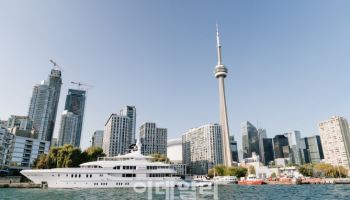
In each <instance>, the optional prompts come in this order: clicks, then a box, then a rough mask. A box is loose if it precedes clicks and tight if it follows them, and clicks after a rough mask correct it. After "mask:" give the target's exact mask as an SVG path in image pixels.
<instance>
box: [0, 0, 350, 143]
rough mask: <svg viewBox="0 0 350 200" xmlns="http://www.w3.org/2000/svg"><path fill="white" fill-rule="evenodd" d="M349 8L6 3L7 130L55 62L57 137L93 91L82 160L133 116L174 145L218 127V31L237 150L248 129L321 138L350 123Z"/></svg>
mask: <svg viewBox="0 0 350 200" xmlns="http://www.w3.org/2000/svg"><path fill="white" fill-rule="evenodd" d="M349 8H350V1H345V0H344V1H341V0H337V1H330V0H328V1H322V0H313V1H312V0H308V1H304V0H300V1H298V0H294V1H280V0H275V1H269V0H265V1H254V0H241V1H210V2H209V1H200V0H197V1H195V0H193V1H186V0H183V1H180V0H177V1H161V0H159V1H153V0H148V1H142V0H139V1H136V0H134V1H132V0H128V1H126V0H125V1H121V0H120V1H117V0H114V1H112V0H111V1H107V0H105V1H97V0H96V1H85V0H84V1H50V0H48V1H44V0H42V1H13V0H11V1H2V0H0V69H1V70H0V72H1V73H0V75H1V76H0V85H1V98H0V118H1V119H6V118H8V117H9V116H10V115H11V114H17V115H26V114H27V111H28V105H29V101H30V97H31V93H32V87H33V86H34V85H35V84H37V83H40V81H41V80H43V79H46V78H47V76H48V74H49V72H50V69H51V67H52V65H51V63H49V59H54V60H55V61H56V62H57V63H58V64H59V65H61V66H62V68H63V83H64V84H63V86H62V91H61V98H60V106H59V110H58V114H59V115H58V116H57V121H56V127H55V135H56V136H57V132H58V128H59V122H60V118H61V117H60V114H61V113H62V111H63V105H64V102H65V96H66V94H67V91H68V88H75V86H74V85H71V84H70V81H81V82H84V83H88V84H90V85H93V86H94V87H93V88H92V89H91V90H89V92H88V97H87V105H86V110H85V121H84V127H83V133H82V145H83V148H85V147H87V146H88V145H89V142H90V138H91V135H92V133H93V131H94V130H96V129H103V128H104V125H105V123H106V121H107V119H108V117H109V115H110V114H111V113H113V112H119V110H120V109H121V108H122V107H123V106H125V105H127V104H128V105H135V106H136V108H137V127H139V125H140V124H141V123H142V122H145V121H153V122H156V123H157V124H158V126H159V127H164V128H168V135H169V136H168V137H169V138H177V137H180V136H181V134H182V133H183V132H184V131H186V130H188V129H190V128H193V127H197V126H200V125H203V124H205V123H208V122H219V96H218V82H217V80H216V79H215V77H214V74H213V70H214V67H215V65H216V62H217V61H216V47H215V45H216V44H215V23H216V21H218V22H219V24H220V31H221V36H222V38H221V42H222V45H223V63H224V64H226V66H227V67H228V68H229V74H228V77H227V78H226V79H225V81H226V94H227V104H228V111H229V112H228V114H229V122H230V123H229V125H230V131H231V134H233V135H234V136H235V137H236V138H237V140H238V142H239V144H240V145H241V133H240V124H241V122H243V121H246V120H249V121H251V122H252V123H254V124H257V122H258V124H259V127H262V128H266V129H267V133H268V136H273V135H275V134H280V133H283V132H285V131H288V130H300V131H301V132H302V136H308V135H313V134H317V133H318V128H317V123H318V122H319V121H322V120H325V119H328V118H329V117H331V116H332V115H340V116H344V117H346V118H348V119H349V118H350V109H349V103H350V101H349V100H350V92H349V91H350V90H349V88H350V87H349V83H350V81H349V75H350V55H349V52H350V26H349V19H350V12H349ZM137 135H138V133H137Z"/></svg>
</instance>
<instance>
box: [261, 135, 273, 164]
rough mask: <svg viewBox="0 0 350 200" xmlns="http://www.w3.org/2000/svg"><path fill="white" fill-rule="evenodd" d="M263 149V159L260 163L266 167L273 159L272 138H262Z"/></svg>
mask: <svg viewBox="0 0 350 200" xmlns="http://www.w3.org/2000/svg"><path fill="white" fill-rule="evenodd" d="M263 148H264V151H263V152H264V158H263V160H262V161H261V162H262V163H264V165H268V164H269V163H270V162H271V161H273V160H274V159H275V156H274V153H273V142H272V138H263Z"/></svg>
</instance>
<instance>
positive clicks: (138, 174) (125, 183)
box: [21, 145, 210, 188]
mask: <svg viewBox="0 0 350 200" xmlns="http://www.w3.org/2000/svg"><path fill="white" fill-rule="evenodd" d="M138 147H139V148H138V150H136V151H132V152H131V153H128V154H126V155H121V156H115V157H102V158H99V159H98V160H97V161H94V162H87V163H83V164H81V165H80V167H78V168H55V169H28V170H22V171H21V174H23V175H24V176H26V177H27V178H28V179H30V180H31V181H33V182H34V183H36V184H43V185H45V186H47V187H48V188H125V187H134V188H144V187H205V186H209V185H210V183H208V182H200V181H191V182H186V181H183V180H182V179H181V178H180V177H178V176H176V173H177V172H176V170H175V169H173V168H172V167H171V165H170V164H166V163H161V162H152V161H151V159H152V158H153V157H151V156H145V155H142V154H141V151H140V149H141V148H140V147H141V145H138Z"/></svg>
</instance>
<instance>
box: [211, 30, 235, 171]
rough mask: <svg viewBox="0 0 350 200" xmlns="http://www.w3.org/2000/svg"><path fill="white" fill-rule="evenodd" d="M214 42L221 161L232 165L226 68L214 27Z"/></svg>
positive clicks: (217, 34) (217, 31) (217, 32)
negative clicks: (226, 94)
mask: <svg viewBox="0 0 350 200" xmlns="http://www.w3.org/2000/svg"><path fill="white" fill-rule="evenodd" d="M216 44H217V52H218V64H217V65H216V67H215V71H214V73H215V77H216V78H217V79H218V80H219V96H220V121H221V126H222V134H221V137H222V153H223V162H224V165H225V166H231V165H232V155H231V148H230V131H229V127H228V117H227V108H226V97H225V82H224V79H225V78H226V76H227V72H228V70H227V68H226V67H225V65H224V64H222V62H221V61H222V56H221V44H220V37H219V30H218V27H216Z"/></svg>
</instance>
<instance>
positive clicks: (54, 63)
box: [50, 59, 62, 70]
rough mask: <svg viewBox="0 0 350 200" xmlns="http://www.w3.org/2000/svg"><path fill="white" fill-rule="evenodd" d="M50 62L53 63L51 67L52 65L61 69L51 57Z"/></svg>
mask: <svg viewBox="0 0 350 200" xmlns="http://www.w3.org/2000/svg"><path fill="white" fill-rule="evenodd" d="M50 62H51V63H52V64H53V67H54V68H58V69H59V70H62V68H61V67H60V66H59V65H58V64H57V63H56V62H55V61H53V60H52V59H50Z"/></svg>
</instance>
